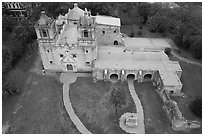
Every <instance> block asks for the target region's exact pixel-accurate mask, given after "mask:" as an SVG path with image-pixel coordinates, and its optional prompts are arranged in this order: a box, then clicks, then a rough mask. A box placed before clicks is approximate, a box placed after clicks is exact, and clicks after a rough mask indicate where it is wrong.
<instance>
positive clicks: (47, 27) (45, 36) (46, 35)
mask: <svg viewBox="0 0 204 136" xmlns="http://www.w3.org/2000/svg"><path fill="white" fill-rule="evenodd" d="M35 31H36V34H37V37H38V40H52V39H54V36H55V34H56V30H55V25H54V21H53V20H52V19H51V18H50V17H48V16H47V15H46V14H45V11H42V12H41V16H40V19H39V20H38V22H37V24H36V25H35Z"/></svg>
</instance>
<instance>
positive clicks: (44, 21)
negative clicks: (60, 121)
mask: <svg viewBox="0 0 204 136" xmlns="http://www.w3.org/2000/svg"><path fill="white" fill-rule="evenodd" d="M51 22H52V19H51V18H50V17H48V16H47V15H46V14H45V11H42V12H41V17H40V19H39V20H38V25H48V24H50V23H51Z"/></svg>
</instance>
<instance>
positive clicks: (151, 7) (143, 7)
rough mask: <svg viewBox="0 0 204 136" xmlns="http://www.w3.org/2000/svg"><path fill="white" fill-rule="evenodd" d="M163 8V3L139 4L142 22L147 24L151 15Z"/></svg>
mask: <svg viewBox="0 0 204 136" xmlns="http://www.w3.org/2000/svg"><path fill="white" fill-rule="evenodd" d="M160 9H161V3H154V4H151V3H147V2H141V3H140V4H138V6H137V11H138V13H139V15H140V17H141V18H142V20H141V23H142V24H145V23H146V22H147V20H148V18H149V17H151V16H154V15H156V14H157V13H158V12H159V10H160Z"/></svg>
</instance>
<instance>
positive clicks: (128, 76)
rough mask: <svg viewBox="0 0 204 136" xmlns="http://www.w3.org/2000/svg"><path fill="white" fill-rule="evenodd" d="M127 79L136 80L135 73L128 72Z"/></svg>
mask: <svg viewBox="0 0 204 136" xmlns="http://www.w3.org/2000/svg"><path fill="white" fill-rule="evenodd" d="M127 79H128V80H134V79H135V74H128V75H127Z"/></svg>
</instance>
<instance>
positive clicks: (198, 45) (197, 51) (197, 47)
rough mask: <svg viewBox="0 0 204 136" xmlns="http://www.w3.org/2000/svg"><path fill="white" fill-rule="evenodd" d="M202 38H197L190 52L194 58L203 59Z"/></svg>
mask: <svg viewBox="0 0 204 136" xmlns="http://www.w3.org/2000/svg"><path fill="white" fill-rule="evenodd" d="M201 39H202V38H201V37H200V38H195V39H194V43H193V44H192V45H191V46H190V48H189V50H190V52H191V54H192V55H193V57H194V58H196V59H202V40H201Z"/></svg>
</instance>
